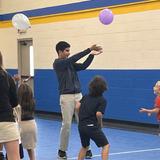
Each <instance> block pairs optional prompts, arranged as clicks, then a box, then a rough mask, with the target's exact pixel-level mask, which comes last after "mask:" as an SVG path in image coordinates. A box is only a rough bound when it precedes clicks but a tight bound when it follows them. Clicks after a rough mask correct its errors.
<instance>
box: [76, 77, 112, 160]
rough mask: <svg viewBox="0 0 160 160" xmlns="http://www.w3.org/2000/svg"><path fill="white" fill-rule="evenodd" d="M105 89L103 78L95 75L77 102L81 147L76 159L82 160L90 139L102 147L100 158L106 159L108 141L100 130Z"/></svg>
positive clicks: (104, 102)
mask: <svg viewBox="0 0 160 160" xmlns="http://www.w3.org/2000/svg"><path fill="white" fill-rule="evenodd" d="M105 90H107V85H106V82H105V80H104V79H103V78H102V77H100V76H95V77H94V78H93V79H92V80H91V82H90V84H89V94H88V95H85V96H83V98H82V99H81V101H80V102H77V104H76V109H77V111H78V112H79V114H78V115H79V125H78V129H79V134H80V139H81V144H82V148H81V150H80V152H79V156H78V160H83V159H84V157H85V154H86V152H87V150H88V146H89V145H90V139H92V140H93V141H94V142H95V143H96V145H97V146H98V147H102V153H101V157H102V160H108V153H109V143H108V140H107V138H106V136H105V134H104V133H103V131H102V129H101V128H102V126H103V124H102V115H103V114H104V112H105V108H106V100H105V98H104V97H103V92H104V91H105Z"/></svg>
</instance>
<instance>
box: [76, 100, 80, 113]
mask: <svg viewBox="0 0 160 160" xmlns="http://www.w3.org/2000/svg"><path fill="white" fill-rule="evenodd" d="M80 106H81V103H80V102H79V101H76V108H75V109H76V112H77V113H79V108H80Z"/></svg>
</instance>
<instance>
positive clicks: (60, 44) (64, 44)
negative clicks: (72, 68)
mask: <svg viewBox="0 0 160 160" xmlns="http://www.w3.org/2000/svg"><path fill="white" fill-rule="evenodd" d="M70 46H71V45H70V44H69V43H67V42H65V41H60V42H58V43H57V44H56V51H57V53H58V52H59V51H64V50H65V49H66V48H69V47H70Z"/></svg>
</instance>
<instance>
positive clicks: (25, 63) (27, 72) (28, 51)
mask: <svg viewBox="0 0 160 160" xmlns="http://www.w3.org/2000/svg"><path fill="white" fill-rule="evenodd" d="M18 74H19V75H20V76H21V79H22V80H24V81H26V83H28V84H29V86H30V87H31V88H32V90H33V92H34V53H33V41H32V39H20V40H18Z"/></svg>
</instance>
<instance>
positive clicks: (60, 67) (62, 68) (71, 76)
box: [53, 48, 94, 94]
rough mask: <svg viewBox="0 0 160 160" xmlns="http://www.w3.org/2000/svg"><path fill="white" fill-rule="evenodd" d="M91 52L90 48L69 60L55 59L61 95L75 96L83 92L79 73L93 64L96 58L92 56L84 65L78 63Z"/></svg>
mask: <svg viewBox="0 0 160 160" xmlns="http://www.w3.org/2000/svg"><path fill="white" fill-rule="evenodd" d="M90 52H91V50H90V49H89V48H88V49H86V50H84V51H82V52H80V53H77V54H75V55H73V56H71V57H69V58H65V59H60V58H58V59H55V61H54V63H53V68H54V70H55V72H56V75H57V78H58V82H59V93H60V94H75V93H80V92H81V86H80V81H79V78H78V75H77V71H81V70H85V69H86V68H87V67H88V66H89V65H90V64H91V62H92V60H93V58H94V56H93V55H91V54H90V55H89V56H88V57H87V59H86V60H85V61H84V62H83V63H76V62H77V61H78V60H79V59H81V58H82V57H84V56H86V55H87V54H89V53H90Z"/></svg>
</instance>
